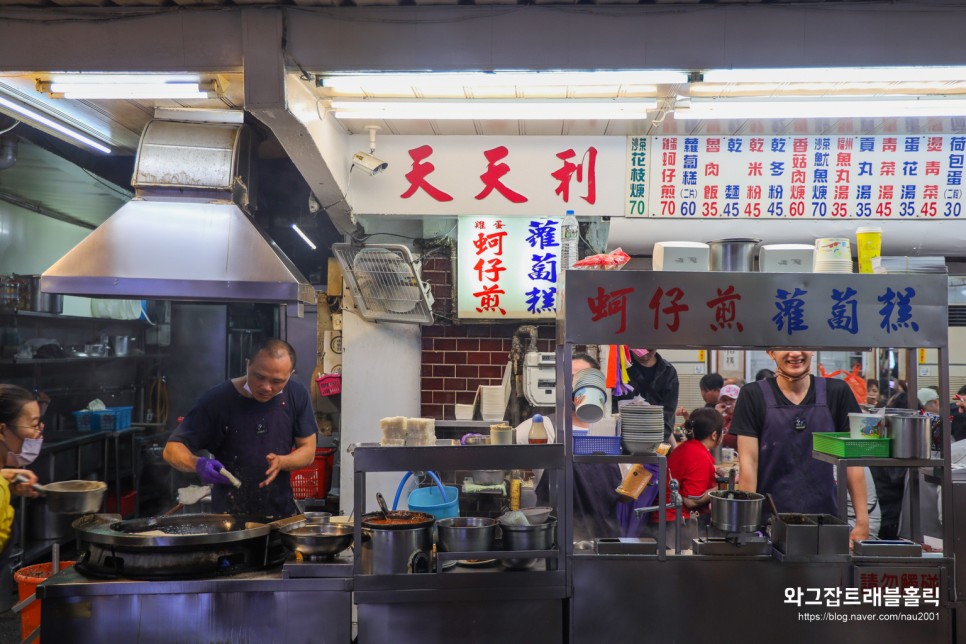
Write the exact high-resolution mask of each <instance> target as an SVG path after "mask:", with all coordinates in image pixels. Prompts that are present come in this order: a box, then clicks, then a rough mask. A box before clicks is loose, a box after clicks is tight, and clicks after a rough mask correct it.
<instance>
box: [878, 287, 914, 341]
mask: <svg viewBox="0 0 966 644" xmlns="http://www.w3.org/2000/svg"><path fill="white" fill-rule="evenodd" d="M915 296H916V289H914V288H912V287H908V286H907V287H906V288H904V289H899V290H898V291H893V290H892V289H891V288H887V289H886V290H885V293H883V294H882V295H880V296H879V297H877V298H876V299H877V300H878V301H879V302H882V304H883V307H882V308H881V309H879V315H881V316H882V322H881V323H880V324H879V326H880V327H881V328H882V329H884V330H885V332H886V333H891V332H893V331H896V330H897V329H899V328H900V327H903V328H907V329H912V330H913V331H919V324H917V323H916V322H915V321H914V320H913V319H912V298H914V297H915Z"/></svg>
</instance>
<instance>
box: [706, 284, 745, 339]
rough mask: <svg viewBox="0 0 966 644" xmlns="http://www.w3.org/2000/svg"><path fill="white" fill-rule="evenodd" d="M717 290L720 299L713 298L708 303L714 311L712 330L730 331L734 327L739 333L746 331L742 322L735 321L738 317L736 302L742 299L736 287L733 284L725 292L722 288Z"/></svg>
mask: <svg viewBox="0 0 966 644" xmlns="http://www.w3.org/2000/svg"><path fill="white" fill-rule="evenodd" d="M717 290H718V297H715V298H712V299H710V300H708V302H707V306H708V308H709V309H714V323H713V324H711V325H710V326H711V330H712V331H717V330H718V329H725V328H728V329H730V328H732V325H734V327H735V328H737V329H738V331H739V332H742V331H744V330H745V329H744V327H743V326H742V324H741V322H738V321H737V320H736V319H735V317H736V315H737V307H736V302H738V300H740V299H741V294H740V293H738V292H736V291H735V287H734V285H731V284H729V285H728V288H726V289H724V290H723V291H722V290H721V289H720V288H719V289H717Z"/></svg>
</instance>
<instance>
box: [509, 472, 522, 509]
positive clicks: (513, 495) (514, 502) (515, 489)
mask: <svg viewBox="0 0 966 644" xmlns="http://www.w3.org/2000/svg"><path fill="white" fill-rule="evenodd" d="M522 488H523V480H522V479H521V478H520V471H519V470H513V474H512V475H511V477H510V509H511V510H519V509H520V494H521V492H522Z"/></svg>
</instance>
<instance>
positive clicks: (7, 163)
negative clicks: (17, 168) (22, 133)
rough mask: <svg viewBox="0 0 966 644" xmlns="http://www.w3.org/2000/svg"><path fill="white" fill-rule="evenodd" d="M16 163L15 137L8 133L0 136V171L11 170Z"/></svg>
mask: <svg viewBox="0 0 966 644" xmlns="http://www.w3.org/2000/svg"><path fill="white" fill-rule="evenodd" d="M7 132H9V130H8V131H7ZM16 162H17V135H16V134H8V133H5V134H0V170H6V169H7V168H12V167H13V166H14V164H15V163H16Z"/></svg>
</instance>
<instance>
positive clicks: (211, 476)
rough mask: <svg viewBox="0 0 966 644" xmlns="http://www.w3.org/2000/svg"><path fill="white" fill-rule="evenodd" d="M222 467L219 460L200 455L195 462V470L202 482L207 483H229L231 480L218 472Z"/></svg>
mask: <svg viewBox="0 0 966 644" xmlns="http://www.w3.org/2000/svg"><path fill="white" fill-rule="evenodd" d="M224 467H225V466H224V465H222V464H221V462H220V461H217V460H215V459H213V458H205V457H204V456H202V457H200V458H198V462H197V463H195V472H197V473H198V476H200V477H201V482H202V483H207V484H208V485H231V481H229V480H228V479H227V478H225V477H224V476H223V475H222V474H221V473H220V472H219V470H221V469H222V468H224Z"/></svg>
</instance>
